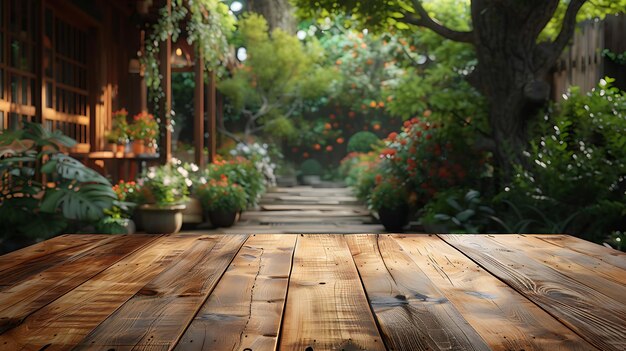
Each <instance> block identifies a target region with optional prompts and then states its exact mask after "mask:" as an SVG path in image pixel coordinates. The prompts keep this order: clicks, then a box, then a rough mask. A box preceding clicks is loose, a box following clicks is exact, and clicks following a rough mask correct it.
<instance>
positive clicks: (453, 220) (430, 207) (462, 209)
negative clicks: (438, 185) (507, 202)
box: [421, 188, 497, 233]
mask: <svg viewBox="0 0 626 351" xmlns="http://www.w3.org/2000/svg"><path fill="white" fill-rule="evenodd" d="M494 215H495V211H494V210H493V209H492V208H491V207H489V206H487V205H486V204H485V203H483V201H482V199H481V196H480V193H479V192H478V191H476V190H466V189H463V188H452V189H448V190H445V191H442V192H440V193H437V195H435V197H434V199H433V200H432V201H430V202H429V203H428V204H426V206H424V215H423V216H422V218H421V221H422V223H424V224H442V225H445V227H446V231H447V232H452V233H484V232H486V230H487V227H488V226H489V225H490V224H493V223H494V221H497V218H495V217H494Z"/></svg>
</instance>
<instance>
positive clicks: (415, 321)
mask: <svg viewBox="0 0 626 351" xmlns="http://www.w3.org/2000/svg"><path fill="white" fill-rule="evenodd" d="M346 239H347V241H348V245H349V247H350V251H351V252H352V255H353V258H354V262H355V263H356V265H357V268H358V270H359V274H360V276H361V279H362V281H363V286H364V287H365V291H366V292H367V296H368V298H369V300H370V303H371V305H372V308H373V310H374V314H375V316H376V318H377V320H378V325H379V326H380V328H381V331H382V332H383V337H384V338H385V345H387V347H388V348H389V349H391V350H489V347H488V346H487V344H486V343H485V342H484V341H483V339H482V338H481V337H480V336H479V335H478V333H476V331H475V330H474V329H473V328H472V327H471V326H470V325H469V324H468V323H467V321H466V320H465V319H464V318H463V316H462V315H461V314H460V313H459V311H458V310H457V309H456V308H455V307H454V305H452V304H451V303H450V301H449V300H448V299H447V298H446V297H445V296H444V295H443V294H442V293H441V291H440V290H439V289H438V288H437V287H436V286H435V285H434V284H433V282H432V281H431V280H430V279H429V277H428V276H427V275H426V274H424V272H423V271H422V270H421V269H420V267H419V266H418V265H416V264H415V262H413V261H412V260H411V258H410V257H409V256H408V255H406V253H405V252H404V251H403V250H402V249H401V248H400V246H398V244H397V243H396V242H395V241H394V240H393V239H392V238H391V237H390V236H389V235H380V236H379V235H351V236H349V237H347V238H346Z"/></svg>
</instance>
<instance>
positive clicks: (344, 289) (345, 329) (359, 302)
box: [280, 235, 385, 350]
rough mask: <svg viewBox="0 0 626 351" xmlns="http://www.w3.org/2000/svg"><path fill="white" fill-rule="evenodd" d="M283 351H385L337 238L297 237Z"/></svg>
mask: <svg viewBox="0 0 626 351" xmlns="http://www.w3.org/2000/svg"><path fill="white" fill-rule="evenodd" d="M280 349H281V350H305V349H306V350H341V349H343V350H385V346H384V344H383V341H382V339H381V337H380V334H379V332H378V328H377V326H376V322H375V321H374V317H373V316H372V313H371V311H370V308H369V305H368V302H367V298H366V296H365V293H364V291H363V287H362V286H361V282H360V279H359V275H358V272H357V270H356V267H355V266H354V262H353V260H352V256H351V254H350V251H349V249H348V247H347V245H346V242H345V239H344V237H343V236H341V235H303V236H299V237H298V243H297V245H296V251H295V254H294V262H293V267H292V271H291V278H290V281H289V290H288V293H287V304H286V306H285V316H284V320H283V324H282V329H281V337H280Z"/></svg>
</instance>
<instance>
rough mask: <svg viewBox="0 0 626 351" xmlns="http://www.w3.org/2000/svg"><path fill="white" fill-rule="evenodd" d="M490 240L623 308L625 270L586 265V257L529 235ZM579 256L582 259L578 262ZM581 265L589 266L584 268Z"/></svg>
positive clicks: (625, 281)
mask: <svg viewBox="0 0 626 351" xmlns="http://www.w3.org/2000/svg"><path fill="white" fill-rule="evenodd" d="M491 239H492V240H494V241H496V242H498V243H500V244H502V245H505V246H511V247H515V248H518V249H520V250H523V251H524V253H525V254H526V255H527V256H528V257H530V258H532V259H534V260H535V261H538V262H541V263H543V264H545V265H547V266H550V267H552V268H553V269H554V270H556V271H559V272H560V273H562V274H564V275H566V276H568V277H570V278H572V279H574V280H576V281H578V282H579V283H580V284H585V285H586V286H588V287H590V288H592V289H593V290H596V291H598V292H601V293H603V294H604V295H606V296H608V297H610V298H612V299H614V300H615V301H617V302H619V303H621V304H623V305H626V289H625V288H624V287H625V286H626V270H623V269H621V268H618V267H615V266H611V265H607V264H605V263H604V262H602V261H599V260H598V261H597V262H589V260H588V259H589V258H590V257H589V256H586V255H581V254H579V253H576V252H575V251H572V250H569V249H567V248H563V247H555V246H554V245H550V244H547V243H546V242H545V241H542V240H540V239H537V238H535V237H532V236H530V237H526V236H521V235H498V236H494V237H492V238H491ZM579 257H583V258H582V259H579ZM584 258H587V260H585V259H584ZM585 263H587V264H589V263H592V264H589V265H586V264H585ZM607 266H608V268H607ZM610 277H612V278H610Z"/></svg>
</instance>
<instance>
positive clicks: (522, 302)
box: [393, 235, 595, 350]
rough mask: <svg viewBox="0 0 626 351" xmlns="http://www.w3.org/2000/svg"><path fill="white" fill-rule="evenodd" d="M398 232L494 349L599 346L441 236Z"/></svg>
mask: <svg viewBox="0 0 626 351" xmlns="http://www.w3.org/2000/svg"><path fill="white" fill-rule="evenodd" d="M393 238H394V240H395V241H396V242H397V243H398V244H399V245H400V246H401V247H402V249H404V252H405V253H406V254H408V255H409V256H410V257H411V259H412V260H413V261H414V262H415V263H416V264H417V265H418V266H419V267H420V268H421V270H422V271H423V272H424V273H425V274H426V275H427V276H428V277H429V278H430V280H431V281H432V282H433V283H434V284H435V285H436V286H437V288H438V289H439V290H440V291H441V292H442V293H443V294H444V295H445V297H446V298H447V299H449V301H450V302H451V303H452V304H453V305H454V306H455V307H456V308H457V309H458V310H459V312H460V313H461V314H462V315H463V317H464V318H465V319H466V320H467V321H468V322H469V324H470V325H471V326H472V327H473V328H474V329H475V330H476V331H477V332H478V334H480V336H482V337H483V339H484V340H485V341H486V342H487V344H488V345H489V347H491V348H492V349H493V350H593V349H595V348H594V347H593V346H591V345H590V344H589V343H587V342H586V341H585V340H583V339H582V338H581V337H580V336H578V335H576V334H575V333H574V332H572V331H571V330H570V329H568V328H567V327H565V326H564V325H563V324H561V323H560V322H559V321H558V320H556V319H555V318H554V317H552V316H550V315H549V314H548V313H547V312H545V311H544V310H542V309H541V308H539V307H537V306H536V305H535V304H534V303H532V302H531V301H529V300H528V299H526V298H525V297H524V296H522V295H520V294H519V293H517V292H516V291H515V290H513V289H512V288H511V287H509V286H508V285H506V284H505V283H503V282H502V281H500V280H498V279H497V278H495V277H493V276H492V275H491V274H489V273H488V272H486V271H485V270H484V269H482V268H481V267H480V266H477V265H476V264H475V263H474V262H472V260H470V259H469V258H467V257H465V256H464V255H463V254H462V253H460V252H459V251H457V250H456V249H454V248H453V247H451V246H450V245H448V244H447V243H445V242H444V241H442V240H441V239H439V238H438V237H436V236H431V235H393Z"/></svg>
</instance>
